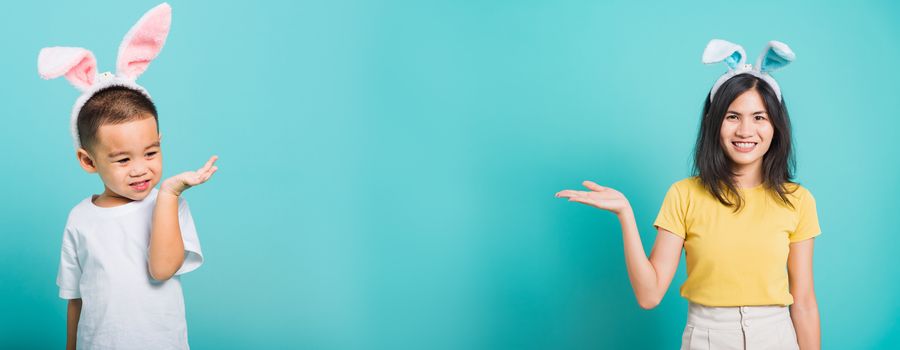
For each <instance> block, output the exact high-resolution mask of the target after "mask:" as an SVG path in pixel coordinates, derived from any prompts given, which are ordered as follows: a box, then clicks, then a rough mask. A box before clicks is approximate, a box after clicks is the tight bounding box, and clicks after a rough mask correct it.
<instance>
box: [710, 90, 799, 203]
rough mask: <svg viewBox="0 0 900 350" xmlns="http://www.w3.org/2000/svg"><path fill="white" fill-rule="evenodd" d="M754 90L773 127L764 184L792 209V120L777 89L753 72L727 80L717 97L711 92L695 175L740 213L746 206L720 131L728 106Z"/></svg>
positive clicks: (764, 170) (764, 166)
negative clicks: (790, 198) (776, 91)
mask: <svg viewBox="0 0 900 350" xmlns="http://www.w3.org/2000/svg"><path fill="white" fill-rule="evenodd" d="M750 89H754V90H756V92H758V93H759V95H760V96H761V97H762V100H763V102H764V103H765V105H766V113H767V114H768V115H769V121H771V123H772V126H773V128H774V129H775V132H774V134H773V135H772V143H771V145H770V146H769V150H768V151H767V152H766V154H765V155H763V166H762V176H763V186H765V188H766V190H768V191H770V192H771V193H773V194H775V195H777V197H778V198H780V199H781V201H782V202H783V203H785V204H787V205H788V206H790V207H792V208H793V204H792V203H791V202H790V200H788V197H787V193H793V191H794V190H796V187H794V188H793V189H792V190H790V191H788V186H787V185H788V184H793V181H792V179H793V178H794V169H795V168H796V160H795V159H794V153H793V147H792V141H791V120H790V118H789V117H788V112H787V107H785V104H784V99H783V98H782V101H781V102H779V101H778V97H777V96H776V95H775V91H774V90H772V87H771V86H769V84H768V83H766V82H765V81H764V80H762V79H759V78H757V77H755V76H753V75H750V74H738V75H735V76H734V77H732V78H730V79H728V80H727V81H725V83H723V84H722V86H721V87H719V90H718V91H716V94H715V98H714V99H713V100H712V102H710V99H709V95H707V96H706V101H705V103H704V106H703V116H702V120H701V122H700V131H699V133H698V135H697V144H696V146H695V148H694V169H693V173H694V176H698V177H699V178H700V181H701V182H702V183H703V186H704V187H705V188H706V189H707V190H708V191H709V192H710V193H711V194H712V195H713V196H715V197H716V199H718V200H719V202H721V203H722V204H724V205H726V206H729V207H733V208H734V211H735V212H737V211H738V210H740V209H741V207H742V206H743V198H742V197H741V195H740V193H739V192H738V191H737V185H736V184H735V176H736V174H735V173H734V171H733V170H732V161H731V159H729V158H728V154H726V153H725V150H724V149H723V148H722V144H721V141H720V135H719V134H720V132H721V130H722V121H723V120H724V119H725V113H726V112H728V106H730V105H731V103H732V102H733V101H734V100H735V99H736V98H737V97H738V96H740V95H741V94H743V93H744V92H746V91H748V90H750Z"/></svg>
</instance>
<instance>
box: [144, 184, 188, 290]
mask: <svg viewBox="0 0 900 350" xmlns="http://www.w3.org/2000/svg"><path fill="white" fill-rule="evenodd" d="M152 225H153V226H152V228H151V230H150V252H149V260H150V264H149V265H150V277H153V279H155V280H157V281H164V280H167V279H169V278H171V277H172V276H173V275H175V272H176V271H178V268H180V267H181V264H182V263H183V262H184V242H183V241H182V239H181V227H180V226H179V225H178V195H176V194H173V193H171V192H170V191H159V194H158V195H157V197H156V208H154V209H153V224H152Z"/></svg>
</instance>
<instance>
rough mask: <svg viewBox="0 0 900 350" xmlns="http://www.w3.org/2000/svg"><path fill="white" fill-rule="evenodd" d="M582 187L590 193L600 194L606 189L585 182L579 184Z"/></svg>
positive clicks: (593, 183)
mask: <svg viewBox="0 0 900 350" xmlns="http://www.w3.org/2000/svg"><path fill="white" fill-rule="evenodd" d="M581 184H582V185H584V187H587V188H588V189H589V190H591V191H596V192H600V191H603V190H605V189H606V187H603V186H600V185H598V184H597V183H595V182H593V181H585V182H582V183H581Z"/></svg>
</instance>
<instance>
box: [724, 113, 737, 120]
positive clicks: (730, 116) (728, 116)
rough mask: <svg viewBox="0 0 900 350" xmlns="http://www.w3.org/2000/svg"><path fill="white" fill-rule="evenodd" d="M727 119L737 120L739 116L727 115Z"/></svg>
mask: <svg viewBox="0 0 900 350" xmlns="http://www.w3.org/2000/svg"><path fill="white" fill-rule="evenodd" d="M725 119H737V116H736V115H734V114H732V115H726V116H725Z"/></svg>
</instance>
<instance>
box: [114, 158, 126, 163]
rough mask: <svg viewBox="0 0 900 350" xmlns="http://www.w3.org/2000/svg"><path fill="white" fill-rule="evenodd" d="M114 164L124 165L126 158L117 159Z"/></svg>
mask: <svg viewBox="0 0 900 350" xmlns="http://www.w3.org/2000/svg"><path fill="white" fill-rule="evenodd" d="M116 163H119V164H125V163H128V158H122V159H119V160H117V161H116Z"/></svg>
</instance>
